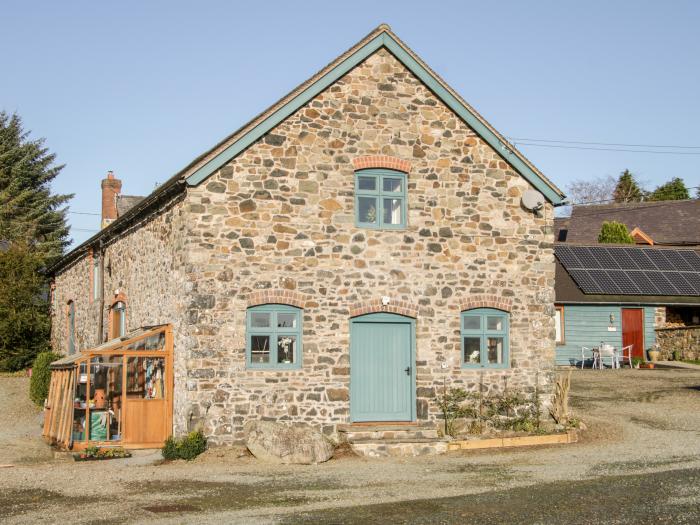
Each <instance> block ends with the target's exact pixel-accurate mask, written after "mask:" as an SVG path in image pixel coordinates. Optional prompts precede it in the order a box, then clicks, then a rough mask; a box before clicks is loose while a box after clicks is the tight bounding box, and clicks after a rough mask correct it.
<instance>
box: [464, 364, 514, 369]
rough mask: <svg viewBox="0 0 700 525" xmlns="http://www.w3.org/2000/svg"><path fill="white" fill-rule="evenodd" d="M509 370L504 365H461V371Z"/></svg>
mask: <svg viewBox="0 0 700 525" xmlns="http://www.w3.org/2000/svg"><path fill="white" fill-rule="evenodd" d="M508 368H510V367H509V366H508V365H506V364H502V365H476V364H469V363H462V370H503V369H508Z"/></svg>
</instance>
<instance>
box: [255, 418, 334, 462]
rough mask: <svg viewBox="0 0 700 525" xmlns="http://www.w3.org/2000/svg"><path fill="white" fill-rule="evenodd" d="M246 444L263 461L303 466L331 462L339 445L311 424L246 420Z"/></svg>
mask: <svg viewBox="0 0 700 525" xmlns="http://www.w3.org/2000/svg"><path fill="white" fill-rule="evenodd" d="M245 444H246V446H247V447H248V450H250V453H251V454H253V456H255V457H256V458H257V459H259V460H262V461H268V462H271V463H296V464H301V465H310V464H313V463H323V462H324V461H328V460H329V459H330V458H331V457H332V456H333V451H334V448H335V447H334V446H333V444H332V443H331V442H330V441H329V440H328V439H327V438H326V436H324V435H323V434H322V433H321V432H319V431H318V430H316V429H315V428H313V427H311V426H310V425H300V424H295V425H291V424H288V423H279V422H275V421H250V422H248V423H246V425H245Z"/></svg>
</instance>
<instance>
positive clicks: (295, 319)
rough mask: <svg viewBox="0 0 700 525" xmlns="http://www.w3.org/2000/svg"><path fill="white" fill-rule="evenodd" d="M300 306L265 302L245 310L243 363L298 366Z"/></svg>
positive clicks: (281, 366)
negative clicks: (244, 351) (244, 358)
mask: <svg viewBox="0 0 700 525" xmlns="http://www.w3.org/2000/svg"><path fill="white" fill-rule="evenodd" d="M302 312H303V311H302V310H301V308H296V307H294V306H287V305H284V304H265V305H261V306H254V307H252V308H249V309H248V311H247V313H246V318H247V319H246V339H247V341H246V363H247V365H248V366H249V367H251V368H300V367H301V348H302V346H301V334H302V330H301V321H302Z"/></svg>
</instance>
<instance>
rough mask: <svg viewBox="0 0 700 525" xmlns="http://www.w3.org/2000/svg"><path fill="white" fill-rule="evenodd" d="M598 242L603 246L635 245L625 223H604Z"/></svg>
mask: <svg viewBox="0 0 700 525" xmlns="http://www.w3.org/2000/svg"><path fill="white" fill-rule="evenodd" d="M598 242H599V243H601V244H634V239H633V238H632V237H631V236H630V234H629V232H628V231H627V226H625V225H624V224H623V223H621V222H616V221H610V222H608V221H603V226H602V227H601V228H600V233H599V234H598Z"/></svg>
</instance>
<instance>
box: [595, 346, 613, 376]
mask: <svg viewBox="0 0 700 525" xmlns="http://www.w3.org/2000/svg"><path fill="white" fill-rule="evenodd" d="M606 359H610V368H617V353H616V352H615V347H614V346H612V345H608V344H602V345H600V346H599V347H598V366H599V367H600V369H601V370H602V369H604V368H605V360H606Z"/></svg>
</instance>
